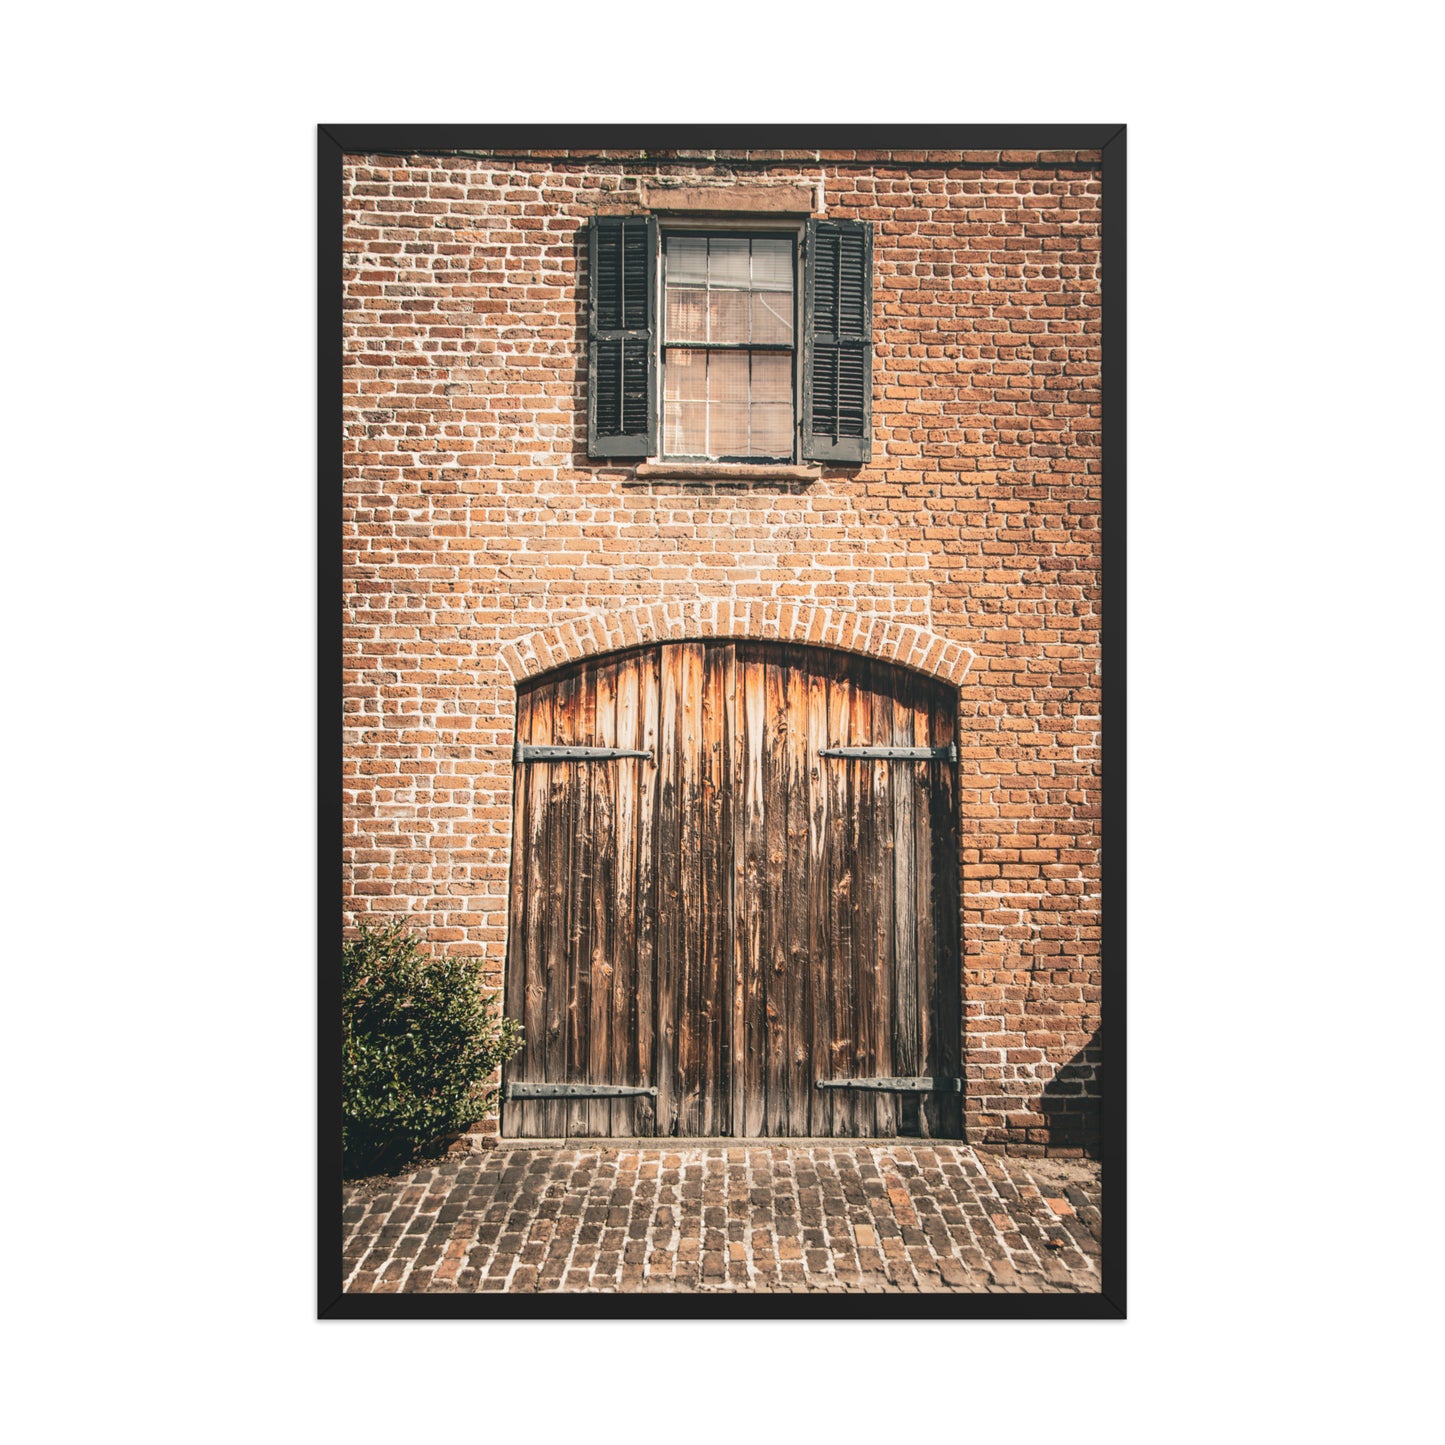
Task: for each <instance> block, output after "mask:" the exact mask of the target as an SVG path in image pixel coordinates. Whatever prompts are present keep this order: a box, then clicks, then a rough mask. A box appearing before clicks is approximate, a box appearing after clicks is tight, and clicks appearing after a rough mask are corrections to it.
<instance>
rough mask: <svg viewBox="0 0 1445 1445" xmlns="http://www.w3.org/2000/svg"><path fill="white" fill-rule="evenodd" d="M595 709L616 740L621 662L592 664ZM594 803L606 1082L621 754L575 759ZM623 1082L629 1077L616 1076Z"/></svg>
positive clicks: (593, 1045)
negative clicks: (601, 758)
mask: <svg viewBox="0 0 1445 1445" xmlns="http://www.w3.org/2000/svg"><path fill="white" fill-rule="evenodd" d="M592 673H593V678H594V694H593V696H594V705H595V709H596V711H595V715H594V719H593V725H592V741H593V742H594V743H595V744H596V745H597V746H599V747H604V748H610V747H615V746H616V745H617V702H616V692H617V664H616V662H615V661H614V660H612V659H606V660H604V661H602V662H599V663H598V664H597V665H596V666H595V667H594V668H593V669H592ZM576 766H577V767H578V769H579V770H580V772H581V774H582V779H583V786H585V787H586V788H587V789H588V790H589V794H590V802H591V807H592V824H591V837H592V853H591V858H590V866H589V867H588V868H587V872H588V874H589V880H588V881H589V885H590V890H591V895H592V897H591V903H592V907H591V910H590V919H591V929H590V933H591V948H590V950H589V951H588V954H587V960H586V962H587V978H588V984H589V987H588V991H587V1075H586V1079H587V1082H588V1083H593V1084H601V1083H606V1082H608V1080H609V1079H611V1077H612V987H613V979H614V975H615V973H616V965H615V963H614V960H613V940H612V933H613V918H614V913H613V899H614V896H615V894H616V888H617V879H616V873H617V837H616V826H617V825H616V819H615V817H614V814H613V807H614V791H615V789H616V787H617V774H618V770H619V768H620V767H621V760H617V761H610V760H609V761H602V762H595V763H579V764H577V765H576ZM617 1082H618V1083H623V1082H630V1081H625V1080H621V1079H619V1080H617ZM586 1118H587V1136H588V1137H589V1138H592V1139H595V1138H599V1137H603V1138H605V1137H606V1136H607V1135H608V1134H610V1133H611V1132H612V1105H611V1104H610V1103H609V1102H608V1100H606V1099H589V1100H588V1101H587V1109H586Z"/></svg>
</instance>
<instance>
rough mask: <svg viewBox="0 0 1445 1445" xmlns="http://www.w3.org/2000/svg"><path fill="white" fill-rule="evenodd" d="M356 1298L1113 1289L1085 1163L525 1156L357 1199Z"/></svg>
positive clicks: (348, 1216)
mask: <svg viewBox="0 0 1445 1445" xmlns="http://www.w3.org/2000/svg"><path fill="white" fill-rule="evenodd" d="M342 1222H343V1237H342V1258H343V1262H344V1268H345V1271H346V1279H345V1288H346V1289H347V1290H348V1291H349V1292H352V1293H366V1292H374V1293H393V1292H398V1291H402V1292H406V1293H448V1294H455V1293H459V1292H476V1291H486V1292H495V1291H513V1292H528V1293H530V1292H534V1291H539V1290H540V1291H556V1290H569V1291H571V1290H580V1291H591V1292H596V1291H627V1292H647V1291H655V1292H674V1291H678V1290H683V1291H693V1292H712V1291H738V1290H757V1291H766V1292H771V1291H783V1292H788V1291H807V1292H815V1293H838V1294H854V1293H877V1292H879V1291H900V1292H905V1293H915V1292H918V1291H960V1292H972V1293H1037V1292H1041V1291H1055V1292H1066V1293H1078V1292H1091V1291H1097V1290H1098V1289H1099V1287H1100V1276H1099V1230H1100V1189H1099V1180H1098V1169H1097V1166H1095V1165H1093V1164H1091V1163H1089V1162H1088V1161H1085V1160H1069V1161H1057V1160H1053V1161H1051V1160H1046V1159H1018V1158H1004V1157H1002V1156H999V1155H993V1154H981V1153H978V1152H976V1151H974V1150H973V1149H970V1148H968V1147H966V1146H964V1145H961V1144H942V1143H933V1142H930V1143H928V1144H910V1143H904V1142H893V1141H888V1142H876V1141H873V1142H870V1141H865V1140H849V1141H832V1142H803V1143H798V1144H781V1143H768V1144H764V1145H746V1146H742V1145H715V1144H706V1143H686V1142H681V1141H676V1142H669V1143H668V1144H666V1145H662V1146H658V1147H648V1146H645V1145H644V1146H641V1147H639V1146H637V1145H631V1144H629V1145H626V1146H617V1145H614V1144H611V1143H607V1142H603V1141H599V1143H598V1144H597V1145H596V1146H583V1145H581V1144H579V1143H577V1142H576V1141H573V1142H569V1143H568V1144H567V1145H565V1146H563V1145H552V1144H527V1145H508V1144H505V1143H503V1144H502V1145H501V1146H500V1147H497V1148H494V1149H489V1150H486V1151H480V1152H478V1153H475V1154H473V1155H470V1156H467V1157H466V1158H465V1159H463V1160H448V1161H446V1162H444V1163H443V1164H441V1165H439V1166H429V1167H427V1168H424V1169H419V1170H417V1171H416V1172H415V1173H413V1174H410V1175H406V1176H402V1177H398V1178H396V1179H391V1180H369V1181H365V1182H364V1183H358V1184H351V1185H348V1186H346V1188H345V1189H344V1190H343V1197H342Z"/></svg>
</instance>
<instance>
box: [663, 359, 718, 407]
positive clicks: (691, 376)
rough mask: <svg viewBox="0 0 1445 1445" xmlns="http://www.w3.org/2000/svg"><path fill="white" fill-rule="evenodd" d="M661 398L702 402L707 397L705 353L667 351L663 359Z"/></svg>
mask: <svg viewBox="0 0 1445 1445" xmlns="http://www.w3.org/2000/svg"><path fill="white" fill-rule="evenodd" d="M662 375H663V390H662V394H663V397H664V398H665V399H666V400H668V401H702V400H704V399H705V398H706V396H707V352H705V351H668V352H667V353H666V354H665V355H664V357H663V366H662Z"/></svg>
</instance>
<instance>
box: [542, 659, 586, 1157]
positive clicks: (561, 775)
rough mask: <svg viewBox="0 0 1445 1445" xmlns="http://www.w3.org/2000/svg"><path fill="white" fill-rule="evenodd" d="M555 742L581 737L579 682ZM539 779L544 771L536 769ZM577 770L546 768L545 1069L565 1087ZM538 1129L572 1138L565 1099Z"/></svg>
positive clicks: (560, 697)
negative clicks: (568, 1135) (577, 709)
mask: <svg viewBox="0 0 1445 1445" xmlns="http://www.w3.org/2000/svg"><path fill="white" fill-rule="evenodd" d="M552 692H553V697H552V737H551V738H550V739H548V741H551V742H558V743H570V742H576V741H578V739H577V737H576V701H577V680H576V678H575V676H566V677H561V678H558V680H557V683H556V685H555V688H554V689H553V690H552ZM535 766H536V767H537V771H538V772H539V773H541V772H543V771H544V769H543V766H542V765H535ZM576 771H577V770H576V768H575V766H572V765H569V764H566V763H548V764H546V765H545V773H546V777H547V831H546V838H545V842H544V845H543V856H544V857H545V858H546V860H547V862H546V868H547V905H548V907H547V951H546V980H547V983H546V993H547V1012H546V1022H545V1027H544V1030H543V1041H544V1048H543V1058H544V1068H543V1071H542V1076H541V1077H542V1078H544V1079H546V1080H547V1081H548V1082H550V1083H554V1084H560V1083H565V1082H566V1080H567V1048H568V1044H567V1040H568V1013H567V999H568V976H569V972H570V969H569V955H570V940H571V930H572V914H573V912H574V909H575V904H574V894H575V887H574V884H575V878H574V874H573V868H572V859H573V845H574V841H575V839H576V835H577V807H578V797H577V787H576ZM538 1127H539V1129H540V1131H541V1134H542V1137H544V1138H547V1139H557V1138H561V1137H562V1136H563V1135H564V1134H565V1133H566V1127H567V1126H566V1113H565V1110H564V1108H563V1104H562V1101H561V1100H560V1099H548V1100H546V1101H545V1102H544V1103H543V1104H542V1115H541V1119H540V1121H539V1124H538Z"/></svg>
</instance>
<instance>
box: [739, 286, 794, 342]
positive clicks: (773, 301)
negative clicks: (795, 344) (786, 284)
mask: <svg viewBox="0 0 1445 1445" xmlns="http://www.w3.org/2000/svg"><path fill="white" fill-rule="evenodd" d="M748 299H749V300H750V301H751V302H752V304H753V329H752V335H750V336H749V337H748V340H749V341H754V342H759V343H761V344H763V345H769V344H772V343H774V342H781V343H783V344H785V345H790V344H791V343H792V340H793V298H792V295H791V294H789V293H784V292H781V291H755V292H753V294H752V296H750V297H749V298H748Z"/></svg>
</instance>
